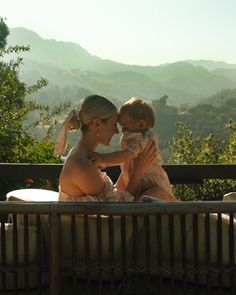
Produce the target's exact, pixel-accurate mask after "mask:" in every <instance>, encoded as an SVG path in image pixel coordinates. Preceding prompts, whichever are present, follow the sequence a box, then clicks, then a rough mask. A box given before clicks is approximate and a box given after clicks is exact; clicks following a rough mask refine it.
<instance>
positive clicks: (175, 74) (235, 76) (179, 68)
mask: <svg viewBox="0 0 236 295" xmlns="http://www.w3.org/2000/svg"><path fill="white" fill-rule="evenodd" d="M8 44H9V45H16V44H18V45H30V51H29V52H26V53H23V54H22V55H23V57H24V65H23V66H22V67H21V75H22V79H24V80H25V81H26V82H28V83H33V82H35V80H37V79H38V78H40V77H44V78H46V79H47V80H48V81H49V87H52V86H53V87H55V86H56V87H58V89H61V90H63V89H65V88H68V87H72V88H74V89H76V91H74V92H75V93H76V95H77V96H78V98H79V97H80V91H81V90H83V91H82V92H83V93H84V92H87V93H100V94H103V95H106V96H108V97H113V98H116V99H118V100H119V101H121V102H123V101H125V100H127V99H128V98H130V97H132V96H140V97H143V98H145V99H149V100H153V99H158V98H160V97H162V96H163V95H167V96H168V103H169V104H172V105H180V104H189V105H194V104H197V103H198V102H200V101H203V100H204V98H206V97H209V96H212V95H214V94H215V93H216V92H219V91H222V90H224V89H230V88H236V65H235V64H228V63H225V62H221V61H211V60H198V61H197V60H185V61H179V62H175V63H170V64H163V65H159V66H138V65H128V64H122V63H118V62H114V61H112V60H105V59H102V58H100V57H98V56H95V55H92V54H90V53H89V52H88V51H86V50H85V49H84V48H82V47H81V46H80V45H79V44H76V43H72V42H62V41H56V40H52V39H50V40H49V39H43V38H42V37H40V36H39V35H38V34H37V33H35V32H33V31H30V30H27V29H25V28H22V27H21V28H13V29H10V35H9V37H8ZM45 91H46V90H45ZM64 92H65V91H64ZM76 95H75V96H74V97H73V98H72V100H77V101H78V98H77V97H76ZM81 95H82V94H81ZM65 97H66V95H65ZM51 99H55V98H53V97H52V98H51ZM62 99H63V98H62Z"/></svg>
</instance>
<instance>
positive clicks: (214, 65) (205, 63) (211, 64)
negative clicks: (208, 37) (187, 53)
mask: <svg viewBox="0 0 236 295" xmlns="http://www.w3.org/2000/svg"><path fill="white" fill-rule="evenodd" d="M186 62H187V63H190V64H191V65H193V66H197V67H203V68H205V69H207V70H209V71H212V70H215V69H220V68H224V69H236V64H229V63H226V62H223V61H213V60H186Z"/></svg>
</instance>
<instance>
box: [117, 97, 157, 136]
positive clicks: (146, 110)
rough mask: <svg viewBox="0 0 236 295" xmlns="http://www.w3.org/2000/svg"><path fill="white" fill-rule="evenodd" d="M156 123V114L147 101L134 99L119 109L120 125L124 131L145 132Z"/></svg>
mask: <svg viewBox="0 0 236 295" xmlns="http://www.w3.org/2000/svg"><path fill="white" fill-rule="evenodd" d="M154 123H155V112H154V109H153V107H152V106H151V104H150V103H148V102H147V101H145V100H143V99H140V98H138V97H132V98H131V99H129V100H128V101H127V102H125V103H124V104H123V105H122V106H121V107H120V109H119V124H120V126H121V127H122V131H128V132H144V131H147V130H148V129H149V128H152V127H153V126H154Z"/></svg>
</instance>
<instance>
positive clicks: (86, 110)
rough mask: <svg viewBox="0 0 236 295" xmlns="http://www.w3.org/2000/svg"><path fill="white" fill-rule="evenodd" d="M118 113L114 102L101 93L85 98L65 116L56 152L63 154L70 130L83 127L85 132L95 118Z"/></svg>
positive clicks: (82, 129) (106, 117)
mask: <svg viewBox="0 0 236 295" xmlns="http://www.w3.org/2000/svg"><path fill="white" fill-rule="evenodd" d="M115 113H117V108H116V106H115V105H114V103H113V102H112V101H111V100H109V99H108V98H106V97H103V96H100V95H89V96H87V97H85V98H83V99H82V100H81V101H80V103H79V106H78V107H77V108H76V109H73V110H72V111H71V112H70V113H69V114H67V115H66V117H65V118H64V121H63V124H62V128H61V130H60V132H59V134H58V136H57V140H56V144H55V149H54V154H55V155H61V154H62V153H63V152H64V151H65V149H66V147H67V133H68V131H76V130H79V129H81V131H82V132H85V131H86V130H87V128H88V126H89V124H90V123H91V122H92V121H93V120H94V119H97V118H98V119H101V120H106V119H108V118H110V117H112V116H113V115H114V114H115Z"/></svg>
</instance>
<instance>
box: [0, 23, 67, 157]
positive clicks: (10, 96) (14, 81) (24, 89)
mask: <svg viewBox="0 0 236 295" xmlns="http://www.w3.org/2000/svg"><path fill="white" fill-rule="evenodd" d="M8 34H9V30H8V28H7V25H6V24H5V22H4V20H3V19H2V18H0V142H1V145H0V161H1V162H32V159H33V161H34V162H41V161H43V162H58V161H59V160H58V158H56V157H54V156H53V153H52V151H53V143H50V142H49V140H48V139H49V137H50V135H51V131H52V128H53V126H54V125H55V124H56V122H57V120H56V118H57V115H59V114H60V113H61V112H62V111H63V110H65V109H66V108H67V107H68V103H66V104H63V105H59V106H56V107H54V108H53V109H50V108H49V106H47V105H43V104H39V103H36V102H35V101H34V100H33V99H29V95H30V94H32V93H35V92H37V91H38V90H39V89H41V88H42V87H45V86H47V84H48V82H47V80H45V79H43V78H41V79H40V80H38V81H37V83H36V84H35V85H30V86H27V85H26V84H25V83H24V82H23V81H21V80H20V79H19V67H20V65H21V64H22V61H23V59H22V58H21V57H20V56H19V54H20V53H21V52H24V51H28V50H29V46H19V45H17V46H9V47H6V39H7V36H8ZM12 55H13V57H14V58H13V59H10V57H11V56H12ZM6 57H7V58H6ZM5 60H7V61H5ZM32 113H33V114H34V115H36V116H37V117H36V120H35V121H29V116H30V115H32ZM46 124H47V126H48V127H47V129H45V132H46V134H45V136H44V138H45V139H47V140H44V141H43V144H44V148H41V149H40V148H38V147H39V146H41V147H42V142H41V141H40V140H39V139H38V138H36V136H34V135H33V133H31V132H30V129H31V128H32V127H35V126H36V125H38V126H40V127H41V128H42V127H43V126H45V125H46ZM32 147H33V148H32ZM45 148H46V149H48V150H50V152H51V156H50V157H48V153H47V152H46V150H45ZM43 151H44V152H43ZM43 154H44V155H45V157H43ZM46 155H47V156H46Z"/></svg>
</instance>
